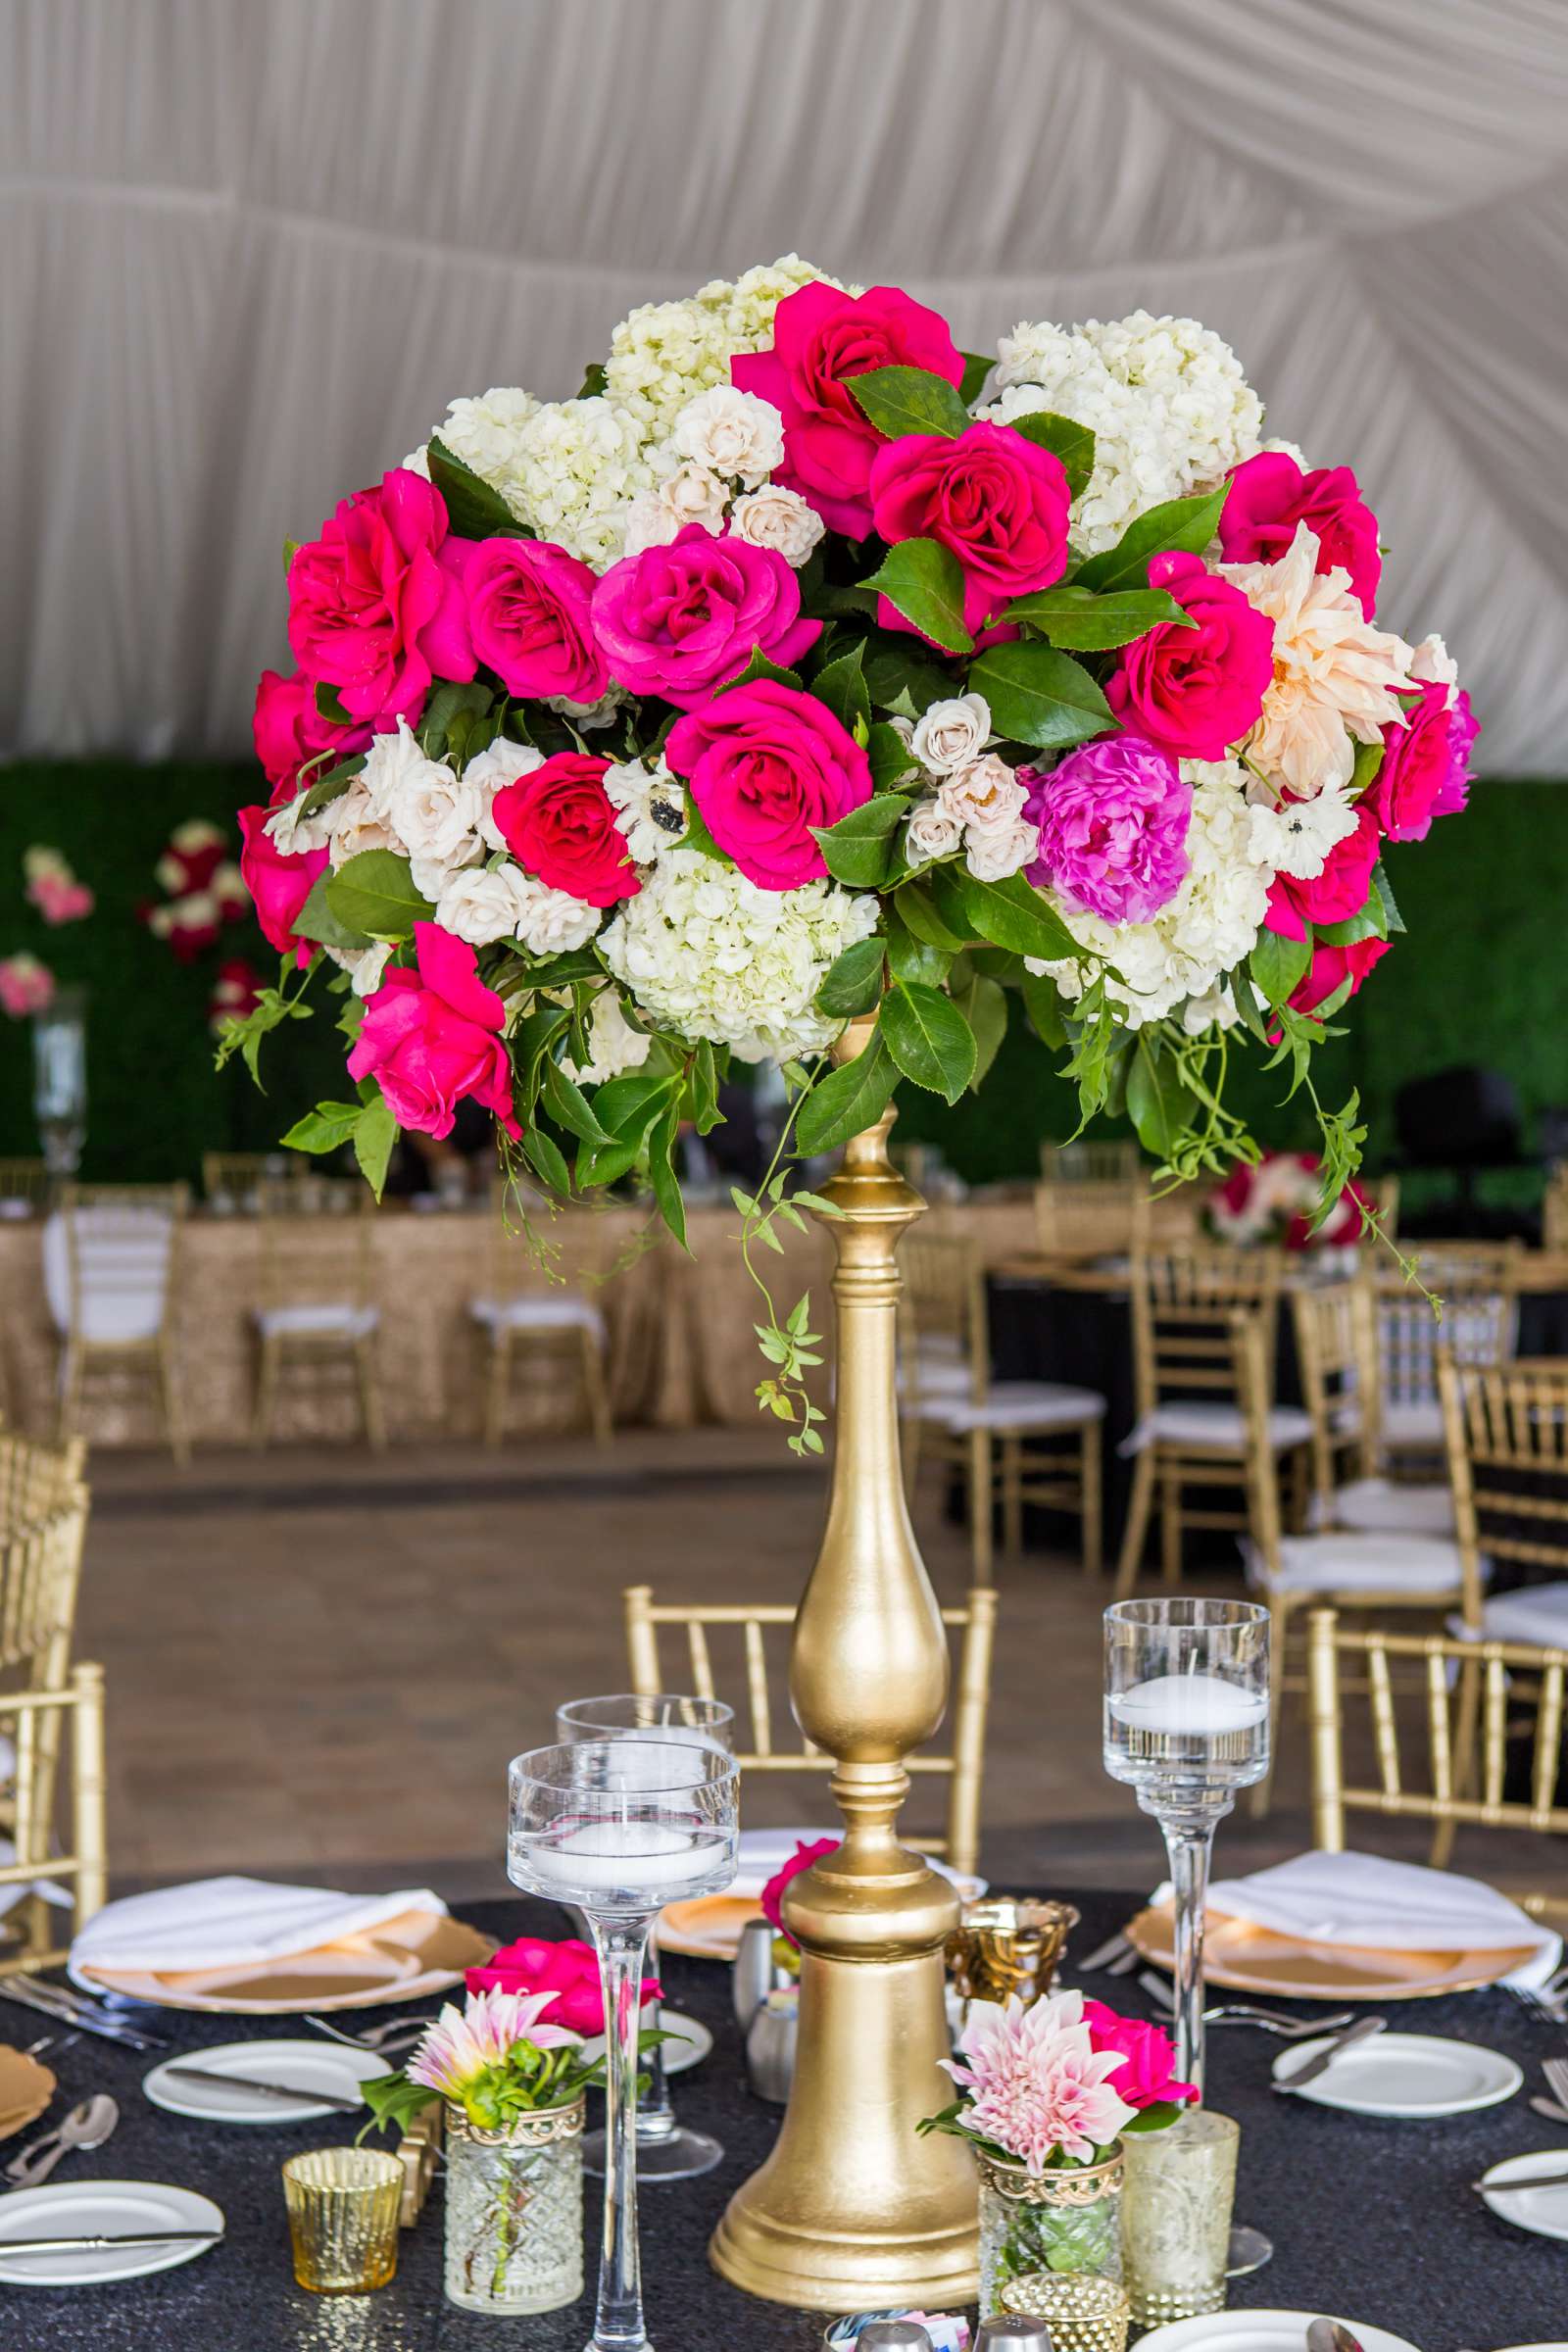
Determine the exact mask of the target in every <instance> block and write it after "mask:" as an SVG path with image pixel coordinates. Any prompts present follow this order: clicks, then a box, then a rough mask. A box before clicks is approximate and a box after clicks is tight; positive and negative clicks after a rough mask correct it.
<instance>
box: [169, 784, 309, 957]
mask: <svg viewBox="0 0 1568 2352" xmlns="http://www.w3.org/2000/svg"><path fill="white" fill-rule="evenodd" d="M289 797H290V796H289V795H288V794H287V793H285V794H284V795H283V798H284V799H285V800H287V799H288V798H289ZM270 813H271V811H270V809H241V810H240V812H239V830H240V839H241V841H242V842H243V844H244V847H243V848H242V849H241V851H240V854H239V870H240V874H241V877H242V878H243V880H244V884H245V887H246V889H247V890H248V891H249V892H250V894H251V898H252V900H253V901H254V903H255V907H256V919H257V921H258V922H259V923H260V924H261V926H262V936H263V937H264V938H265V939H266V940H268V941H269V942H270V945H271V946H272V947H274V948H276V950H277V952H278V954H279V955H280V956H286V955H287V954H288V953H289V951H290V949H293V950H294V951H295V961H296V962H298V963H301V964H306V963H309V962H310V960H311V957H312V956H314V955H315V953H316V948H315V944H314V942H312V941H310V940H304V939H299V938H297V937H296V935H295V931H294V924H295V920H296V918H297V917H298V915H299V912H300V909H301V907H303V906H304V904H305V902H306V900H307V899H308V898H309V897H310V895H311V892H312V891H313V890H314V889H315V887H316V877H317V875H318V874H321V873H324V872H325V871H326V860H327V853H326V851H325V850H324V849H322V850H302V851H300V852H299V853H298V854H297V855H296V856H294V857H292V858H285V857H284V856H283V854H282V852H281V851H280V850H279V848H278V846H277V844H276V842H275V841H273V839H272V837H271V835H270V833H269V832H268V831H267V830H266V826H267V819H268V817H269V815H270ZM172 911H173V913H174V914H176V915H177V913H178V906H177V905H176V907H174V909H173V910H172ZM214 914H215V919H214V921H213V923H212V926H211V930H210V933H209V934H208V935H207V936H206V937H204V938H201V939H198V940H197V941H196V943H195V944H196V945H197V946H206V945H207V944H209V940H210V939H216V938H217V936H218V924H217V920H216V908H215V910H214ZM169 938H170V944H171V946H172V947H173V949H174V953H175V954H176V955H179V954H180V952H181V940H180V938H179V937H178V936H177V935H176V931H173V930H172V931H171V932H170V934H169Z"/></svg>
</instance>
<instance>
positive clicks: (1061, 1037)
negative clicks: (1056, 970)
mask: <svg viewBox="0 0 1568 2352" xmlns="http://www.w3.org/2000/svg"><path fill="white" fill-rule="evenodd" d="M1019 986H1020V987H1021V988H1022V990H1023V1006H1024V1010H1025V1012H1027V1014H1028V1015H1029V1023H1030V1026H1031V1028H1032V1029H1033V1030H1034V1033H1035V1035H1036V1037H1038V1038H1039V1040H1040V1042H1041V1044H1042V1045H1043V1046H1049V1047H1050V1049H1051V1051H1052V1052H1053V1053H1057V1052H1059V1051H1060V1049H1061V1048H1062V1047H1063V1046H1064V1045H1065V1044H1066V1043H1067V1032H1066V1029H1065V1027H1064V1026H1063V1023H1062V1017H1061V991H1060V990H1059V989H1058V988H1057V986H1056V983H1055V982H1054V980H1053V979H1052V977H1051V974H1050V973H1049V972H1025V974H1024V976H1023V979H1022V980H1021V982H1020V983H1019Z"/></svg>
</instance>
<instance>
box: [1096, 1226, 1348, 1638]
mask: <svg viewBox="0 0 1568 2352" xmlns="http://www.w3.org/2000/svg"><path fill="white" fill-rule="evenodd" d="M1280 1281H1281V1262H1280V1257H1279V1253H1278V1252H1277V1251H1276V1250H1195V1251H1192V1252H1190V1253H1188V1254H1185V1255H1182V1256H1159V1257H1150V1258H1147V1259H1145V1260H1143V1261H1142V1262H1141V1263H1140V1264H1139V1265H1138V1266H1137V1267H1135V1269H1134V1274H1133V1290H1132V1338H1133V1388H1134V1395H1135V1398H1136V1401H1137V1408H1138V1418H1137V1421H1136V1423H1135V1424H1134V1427H1133V1432H1132V1435H1131V1437H1130V1438H1129V1439H1127V1440H1126V1441H1125V1444H1124V1448H1123V1449H1124V1451H1127V1452H1130V1453H1131V1454H1132V1455H1133V1485H1132V1494H1131V1496H1130V1498H1129V1501H1128V1505H1127V1526H1126V1532H1125V1534H1124V1535H1123V1538H1122V1547H1121V1559H1120V1562H1119V1564H1118V1567H1117V1570H1116V1597H1117V1599H1118V1600H1122V1599H1125V1598H1126V1596H1127V1594H1128V1593H1131V1591H1132V1589H1133V1586H1134V1585H1135V1583H1136V1582H1137V1579H1138V1571H1139V1568H1140V1565H1141V1564H1142V1561H1143V1556H1144V1546H1145V1544H1146V1543H1147V1542H1148V1539H1149V1526H1150V1521H1151V1519H1152V1516H1153V1510H1154V1500H1155V1496H1156V1494H1157V1495H1158V1498H1159V1531H1160V1563H1161V1567H1162V1569H1163V1572H1164V1576H1165V1581H1166V1582H1167V1583H1168V1584H1176V1583H1178V1582H1179V1581H1180V1578H1181V1565H1182V1538H1183V1536H1184V1534H1185V1533H1186V1531H1187V1529H1188V1528H1218V1529H1228V1530H1229V1531H1230V1532H1231V1533H1233V1534H1237V1535H1240V1534H1244V1533H1245V1532H1246V1529H1247V1525H1248V1518H1247V1512H1246V1510H1245V1508H1244V1507H1243V1498H1244V1496H1245V1492H1246V1487H1247V1468H1246V1455H1247V1431H1246V1427H1245V1423H1244V1419H1243V1413H1242V1405H1241V1400H1240V1398H1239V1397H1238V1395H1237V1388H1236V1358H1235V1351H1234V1348H1233V1347H1232V1342H1231V1331H1230V1318H1231V1316H1232V1315H1233V1314H1234V1313H1236V1312H1237V1311H1238V1310H1241V1311H1244V1312H1247V1313H1249V1314H1250V1315H1251V1316H1253V1317H1254V1318H1255V1320H1256V1322H1257V1326H1258V1331H1259V1334H1260V1340H1261V1345H1262V1348H1263V1355H1264V1361H1265V1362H1266V1363H1268V1364H1270V1365H1272V1363H1273V1361H1274V1349H1275V1340H1276V1335H1277V1332H1278V1328H1279V1300H1280ZM1264 1426H1265V1429H1266V1433H1267V1437H1268V1442H1269V1444H1270V1446H1272V1447H1273V1449H1274V1450H1275V1452H1276V1453H1279V1454H1281V1455H1284V1456H1285V1457H1287V1458H1288V1459H1289V1460H1290V1462H1291V1464H1292V1470H1293V1475H1294V1476H1295V1477H1296V1478H1297V1479H1298V1480H1300V1479H1303V1478H1304V1476H1305V1473H1306V1466H1307V1448H1308V1446H1310V1444H1311V1439H1312V1423H1311V1418H1310V1416H1309V1415H1308V1414H1307V1413H1305V1412H1303V1411H1302V1410H1301V1408H1300V1407H1299V1405H1276V1404H1271V1405H1270V1406H1269V1408H1268V1412H1267V1417H1266V1421H1265V1425H1264ZM1190 1489H1196V1490H1197V1491H1198V1492H1199V1493H1200V1494H1201V1495H1209V1496H1212V1495H1215V1494H1223V1493H1225V1492H1226V1491H1233V1492H1234V1493H1235V1495H1236V1498H1237V1499H1236V1501H1235V1503H1234V1504H1229V1505H1227V1504H1222V1503H1219V1502H1216V1501H1212V1500H1210V1501H1205V1502H1202V1503H1193V1502H1190V1501H1189V1500H1188V1493H1189V1490H1190Z"/></svg>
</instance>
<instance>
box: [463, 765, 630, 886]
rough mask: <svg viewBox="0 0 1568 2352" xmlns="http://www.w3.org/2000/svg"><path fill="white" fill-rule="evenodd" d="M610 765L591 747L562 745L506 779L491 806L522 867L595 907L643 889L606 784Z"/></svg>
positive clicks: (497, 824)
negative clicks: (575, 749)
mask: <svg viewBox="0 0 1568 2352" xmlns="http://www.w3.org/2000/svg"><path fill="white" fill-rule="evenodd" d="M609 765H610V762H609V760H596V759H595V758H594V757H593V755H592V754H591V753H588V752H557V753H556V754H555V756H554V758H553V759H550V760H545V761H544V762H543V763H542V764H541V765H540V766H538V767H535V768H531V769H530V770H529V771H528V773H527V774H526V775H524V776H519V777H518V778H517V780H516V782H515V784H506V785H503V787H502V789H501V790H500V791H499V792H498V793H497V794H496V797H495V799H494V801H493V802H492V804H491V808H490V818H491V822H492V824H493V825H494V826H495V829H496V831H497V832H498V833H499V834H500V835H501V838H502V840H503V841H504V842H505V843H506V845H507V847H508V849H509V850H510V851H511V852H512V855H513V856H514V858H515V859H516V861H517V863H518V864H519V865H520V866H521V867H522V869H523V871H524V872H525V873H529V874H537V876H538V877H539V880H540V881H541V882H545V883H548V884H549V886H550V888H551V889H552V890H564V891H565V892H566V893H567V895H568V896H569V897H571V898H574V899H581V900H582V902H583V904H584V905H585V906H588V907H613V905H614V904H615V902H616V900H617V899H634V898H635V897H636V896H637V893H638V891H639V890H640V889H641V888H642V884H641V883H640V882H639V881H638V879H637V872H636V868H635V867H634V866H633V864H632V861H631V859H630V858H629V857H628V856H627V854H626V837H625V835H624V834H623V833H622V832H621V830H620V828H619V826H618V825H617V824H616V822H615V811H614V809H613V807H612V806H611V801H610V795H609V794H608V793H607V792H606V790H605V771H606V769H607V768H608V767H609Z"/></svg>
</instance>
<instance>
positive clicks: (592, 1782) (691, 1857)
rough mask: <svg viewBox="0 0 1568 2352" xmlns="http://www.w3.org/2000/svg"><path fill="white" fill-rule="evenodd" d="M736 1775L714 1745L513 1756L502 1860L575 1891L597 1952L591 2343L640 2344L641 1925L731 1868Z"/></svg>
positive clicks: (527, 1883)
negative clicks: (599, 2057)
mask: <svg viewBox="0 0 1568 2352" xmlns="http://www.w3.org/2000/svg"><path fill="white" fill-rule="evenodd" d="M738 1788H739V1775H738V1773H737V1771H736V1768H735V1764H734V1761H733V1759H732V1758H731V1757H729V1756H726V1755H723V1754H721V1753H720V1752H719V1751H718V1750H717V1749H716V1748H712V1747H692V1746H682V1745H678V1744H676V1743H675V1742H673V1741H672V1742H670V1743H669V1744H667V1745H666V1744H665V1743H664V1742H662V1741H654V1740H649V1741H646V1742H645V1741H641V1740H575V1741H572V1742H569V1743H567V1744H565V1745H564V1746H560V1747H536V1748H533V1749H531V1750H530V1751H529V1752H528V1753H527V1754H526V1755H521V1756H518V1757H516V1758H515V1761H514V1763H513V1766H512V1772H511V1797H512V1809H511V1828H510V1835H509V1837H508V1841H507V1869H508V1874H509V1876H510V1877H511V1879H512V1881H513V1883H514V1885H515V1886H518V1887H526V1888H527V1889H528V1891H529V1892H530V1893H533V1894H541V1895H544V1896H546V1897H548V1898H549V1899H550V1900H551V1901H553V1902H557V1903H569V1904H574V1905H575V1906H576V1907H577V1909H578V1910H580V1911H581V1912H582V1913H583V1914H584V1916H585V1918H586V1919H587V1921H588V1925H589V1928H590V1930H591V1932H592V1935H593V1939H594V1945H595V1948H596V1950H597V1951H598V1954H599V1967H600V1973H601V1976H602V1978H603V1981H604V1987H605V2017H606V2024H607V2027H608V2029H609V2034H608V2043H609V2047H608V2064H607V2068H606V2082H605V2132H606V2164H605V2220H604V2237H603V2242H602V2247H601V2253H600V2263H599V2299H598V2306H597V2311H596V2316H595V2321H594V2332H593V2335H592V2337H591V2338H590V2341H589V2347H588V2352H643V2348H644V2347H645V2346H646V2345H647V2342H648V2337H647V2334H646V2332H645V2330H644V2327H643V2304H642V2277H641V2269H640V2265H639V2260H638V2246H637V2137H636V2114H637V2071H638V2058H637V2035H638V2023H639V2017H638V2009H639V1994H640V1991H641V1986H642V1975H643V1962H644V1959H645V1957H646V1954H647V1949H648V1931H649V1929H650V1927H651V1926H652V1924H653V1921H654V1919H655V1918H656V1916H657V1915H658V1913H659V1911H660V1910H661V1909H662V1906H663V1905H664V1904H665V1903H667V1902H673V1901H675V1900H676V1899H678V1898H680V1897H683V1896H690V1895H698V1894H717V1893H720V1892H721V1891H722V1890H723V1888H724V1887H727V1886H729V1884H730V1882H731V1881H732V1880H733V1878H734V1876H735V1860H736V1852H737V1847H738V1842H739V1830H740V1825H739V1805H738V1797H737V1791H738Z"/></svg>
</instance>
